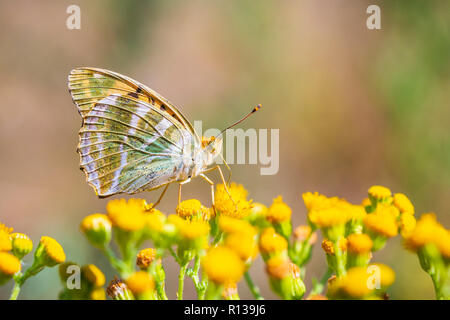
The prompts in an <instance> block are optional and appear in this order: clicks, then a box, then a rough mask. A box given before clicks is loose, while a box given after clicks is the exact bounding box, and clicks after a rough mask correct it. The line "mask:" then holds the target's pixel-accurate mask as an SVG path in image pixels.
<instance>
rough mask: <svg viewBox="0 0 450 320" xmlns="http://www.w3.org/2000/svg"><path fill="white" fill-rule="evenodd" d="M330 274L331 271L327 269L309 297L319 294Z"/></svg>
mask: <svg viewBox="0 0 450 320" xmlns="http://www.w3.org/2000/svg"><path fill="white" fill-rule="evenodd" d="M332 273H333V272H332V270H331V269H330V268H328V269H327V271H326V272H325V273H324V274H323V276H322V278H320V280H319V281H318V282H316V283H315V284H314V286H313V288H312V290H311V292H310V293H309V295H310V296H312V295H316V294H321V293H322V291H323V289H324V288H325V285H326V283H327V281H328V279H329V278H330V277H331V274H332Z"/></svg>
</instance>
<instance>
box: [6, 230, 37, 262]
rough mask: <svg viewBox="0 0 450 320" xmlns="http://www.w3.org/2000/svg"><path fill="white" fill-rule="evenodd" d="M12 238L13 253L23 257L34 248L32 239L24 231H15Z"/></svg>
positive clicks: (20, 257)
mask: <svg viewBox="0 0 450 320" xmlns="http://www.w3.org/2000/svg"><path fill="white" fill-rule="evenodd" d="M11 238H12V251H13V254H14V255H15V256H16V257H17V258H19V259H22V258H23V257H24V256H26V255H27V254H29V253H30V252H31V251H32V250H33V242H32V241H31V239H30V238H29V237H28V236H27V235H25V234H23V233H13V234H12V235H11Z"/></svg>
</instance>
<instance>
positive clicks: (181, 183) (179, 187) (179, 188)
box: [178, 178, 191, 204]
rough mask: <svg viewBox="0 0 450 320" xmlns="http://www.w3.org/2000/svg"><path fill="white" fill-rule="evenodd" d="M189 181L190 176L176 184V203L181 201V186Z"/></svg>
mask: <svg viewBox="0 0 450 320" xmlns="http://www.w3.org/2000/svg"><path fill="white" fill-rule="evenodd" d="M190 181H191V178H188V179H186V180H184V181H181V182H180V184H179V185H178V204H180V202H181V186H182V185H183V184H186V183H188V182H190Z"/></svg>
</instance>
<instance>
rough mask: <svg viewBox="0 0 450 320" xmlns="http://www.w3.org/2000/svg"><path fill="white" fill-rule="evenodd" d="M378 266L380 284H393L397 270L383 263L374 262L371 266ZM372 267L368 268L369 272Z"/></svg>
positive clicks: (387, 285) (386, 285)
mask: <svg viewBox="0 0 450 320" xmlns="http://www.w3.org/2000/svg"><path fill="white" fill-rule="evenodd" d="M374 266H376V267H378V268H379V271H380V276H381V277H380V286H381V287H389V286H390V285H392V284H393V283H394V281H395V272H394V270H392V269H391V268H390V267H388V266H387V265H385V264H382V263H374V264H371V265H370V266H369V268H370V267H374ZM369 271H370V269H368V271H367V272H369Z"/></svg>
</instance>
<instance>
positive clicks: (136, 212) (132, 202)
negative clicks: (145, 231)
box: [106, 199, 147, 231]
mask: <svg viewBox="0 0 450 320" xmlns="http://www.w3.org/2000/svg"><path fill="white" fill-rule="evenodd" d="M146 207H147V203H146V202H145V200H142V199H129V200H128V201H126V200H125V199H116V200H111V201H109V202H108V204H107V205H106V210H107V211H108V217H109V219H110V220H111V222H112V224H113V226H115V227H117V228H119V229H121V230H125V231H138V230H141V229H142V228H143V227H144V226H145V214H144V211H145V210H146Z"/></svg>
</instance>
